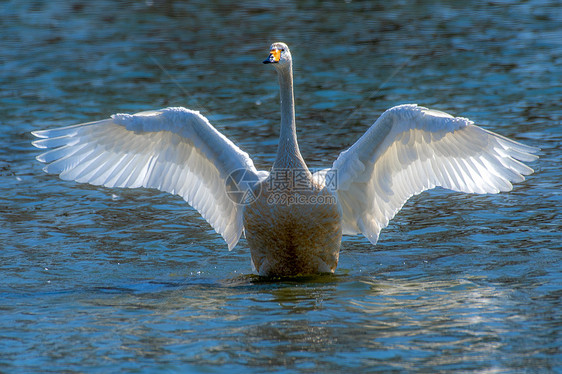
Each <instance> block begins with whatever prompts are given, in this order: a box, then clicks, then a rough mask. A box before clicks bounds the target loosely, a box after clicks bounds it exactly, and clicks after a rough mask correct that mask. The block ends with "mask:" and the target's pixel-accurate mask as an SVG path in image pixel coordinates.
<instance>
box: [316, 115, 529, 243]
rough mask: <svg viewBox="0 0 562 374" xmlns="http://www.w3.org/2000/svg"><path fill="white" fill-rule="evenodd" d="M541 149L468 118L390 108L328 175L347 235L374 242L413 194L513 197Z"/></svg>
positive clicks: (341, 156)
mask: <svg viewBox="0 0 562 374" xmlns="http://www.w3.org/2000/svg"><path fill="white" fill-rule="evenodd" d="M536 151H537V149H536V148H533V147H529V146H526V145H523V144H520V143H518V142H515V141H513V140H510V139H507V138H505V137H503V136H501V135H498V134H495V133H493V132H490V131H486V130H484V129H482V128H481V127H478V126H476V125H474V124H473V122H472V121H470V120H468V119H466V118H460V117H457V118H455V117H452V116H450V115H449V114H446V113H443V112H439V111H435V110H430V109H427V108H422V107H418V106H417V105H400V106H396V107H394V108H391V109H389V110H387V111H386V112H384V113H383V114H382V115H381V117H380V118H379V119H378V120H377V121H376V122H375V123H374V124H373V126H371V128H370V129H369V130H368V131H367V132H366V133H365V134H364V135H363V136H362V137H361V138H360V139H359V140H358V141H357V142H356V143H355V144H354V145H353V146H351V147H350V148H349V149H348V150H347V151H344V152H342V153H341V154H340V156H339V157H338V159H337V160H336V161H335V162H334V164H333V166H332V168H331V169H328V170H329V171H330V172H331V174H333V173H334V172H335V173H336V174H335V175H336V177H337V179H336V183H335V184H334V183H333V182H332V185H333V189H334V190H335V191H336V193H337V197H338V200H339V202H340V205H341V207H342V212H343V231H344V234H357V233H363V234H364V235H365V236H366V237H367V238H368V239H369V240H370V241H371V243H373V244H375V243H376V241H377V239H378V236H379V233H380V231H381V229H383V228H384V227H386V226H387V225H388V222H389V220H391V219H392V218H393V217H394V215H395V214H396V213H397V212H398V211H399V210H400V209H401V208H402V206H403V205H404V203H405V202H406V201H407V200H408V199H409V198H410V197H411V196H413V195H415V194H419V193H421V192H422V191H425V190H427V189H430V188H433V187H437V186H441V187H445V188H448V189H451V190H455V191H462V192H470V193H497V192H500V191H509V190H511V189H512V185H511V182H521V181H523V180H524V179H525V178H524V177H523V175H528V174H531V173H532V172H533V170H532V169H531V168H529V167H527V166H525V165H524V164H523V163H521V162H520V161H533V160H535V159H536V156H534V155H533V154H532V153H534V152H536ZM518 160H519V161H518ZM328 170H324V171H322V172H320V173H317V177H318V178H320V179H321V178H322V175H323V174H325V173H327V171H328ZM327 185H328V184H327Z"/></svg>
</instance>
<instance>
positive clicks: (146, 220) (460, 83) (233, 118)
mask: <svg viewBox="0 0 562 374" xmlns="http://www.w3.org/2000/svg"><path fill="white" fill-rule="evenodd" d="M0 14H1V17H0V25H1V29H2V32H1V33H0V44H1V45H2V48H1V49H0V64H1V65H0V66H1V70H0V83H1V85H0V87H1V90H0V111H1V116H0V126H1V131H0V189H1V193H0V248H1V250H0V277H1V278H0V279H1V281H0V372H6V373H17V372H21V373H24V372H25V373H30V372H42V373H43V372H48V373H49V372H52V373H61V372H66V373H81V372H87V373H90V372H92V373H117V372H119V373H128V372H135V373H153V372H225V371H228V372H229V373H237V372H240V373H248V372H250V373H251V372H255V373H261V372H282V373H293V372H303V373H317V372H351V371H353V372H357V373H359V372H417V371H419V372H457V371H460V372H475V373H511V372H541V373H542V372H562V352H561V346H562V272H561V264H562V253H561V250H562V233H561V232H562V218H561V217H562V214H561V213H562V208H561V207H562V172H561V167H560V166H561V165H562V152H561V142H562V84H561V82H562V68H561V66H562V37H561V36H562V26H561V25H562V24H561V22H560V20H561V19H562V6H561V4H560V2H558V1H549V0H530V1H522V2H515V1H501V2H495V1H490V2H470V1H427V2H414V3H413V2H407V1H392V2H378V1H369V2H361V1H321V2H320V1H287V2H261V1H248V2H245V1H243V2H229V1H220V0H219V1H210V2H208V1H189V2H180V1H171V0H168V1H165V0H160V1H159V0H154V1H140V0H139V1H95V2H87V1H81V0H74V1H60V0H57V1H50V2H42V1H15V0H13V1H4V2H2V3H0ZM278 40H282V41H285V42H287V43H288V44H289V45H290V47H291V51H292V53H293V58H294V63H295V94H296V105H297V121H298V136H299V141H300V144H301V151H302V153H303V155H304V157H305V159H306V160H307V162H308V164H309V166H310V167H327V166H329V165H330V164H331V163H332V162H333V161H334V159H335V158H336V157H337V155H338V154H339V152H341V151H342V150H344V149H346V148H347V147H349V146H350V145H351V144H353V142H354V141H355V140H356V139H357V138H358V137H359V136H361V134H363V133H364V132H365V131H366V129H367V128H368V127H369V126H370V125H371V124H372V123H373V122H374V120H375V119H376V118H377V117H378V116H379V115H380V114H381V113H382V112H383V111H384V110H385V109H387V108H390V107H392V106H394V105H398V104H402V103H418V104H420V105H423V106H427V107H431V108H435V109H439V110H444V111H446V112H449V113H452V114H454V115H458V116H463V117H468V118H471V119H472V120H474V121H475V122H476V123H478V124H479V125H482V126H483V127H485V128H487V129H489V130H492V131H495V132H498V133H500V134H502V135H505V136H508V137H510V138H512V139H516V140H518V141H521V142H523V143H525V144H529V145H533V146H537V147H540V148H541V152H540V154H539V155H540V159H539V160H538V161H536V162H533V163H532V164H531V165H530V166H531V167H533V168H534V169H535V173H534V174H533V175H531V176H529V177H528V178H527V180H526V181H525V182H523V183H521V184H518V185H516V186H515V188H514V190H513V191H512V192H509V193H502V194H499V195H465V194H458V193H452V192H449V191H445V190H443V189H438V190H434V191H429V192H425V193H423V194H421V195H419V196H417V197H414V198H412V199H411V200H410V201H409V202H408V203H407V204H406V205H405V206H404V208H403V209H402V211H401V212H400V213H399V214H398V215H397V216H396V217H395V218H394V220H393V221H392V222H391V224H390V225H389V226H388V227H387V228H386V229H385V230H383V231H382V233H381V237H380V240H379V242H378V243H377V245H376V246H373V245H371V244H370V243H369V242H368V241H367V240H366V239H365V238H363V237H359V236H358V237H346V238H345V239H344V242H343V245H342V252H341V255H340V264H339V267H338V269H337V271H336V273H335V275H333V276H318V277H308V278H299V279H285V280H267V279H260V278H258V277H256V276H255V275H253V273H252V268H251V264H250V256H249V250H248V247H247V244H246V242H245V241H244V240H242V241H241V242H240V244H239V245H238V246H237V248H235V249H234V250H233V251H231V252H229V251H228V250H227V247H226V244H225V243H224V241H223V240H222V239H221V238H220V236H219V235H217V234H216V233H215V232H214V231H213V230H212V229H211V228H210V226H209V225H208V224H207V223H206V222H205V221H204V220H203V219H202V218H201V217H200V216H199V214H198V213H197V212H196V211H195V210H193V209H192V208H190V207H189V206H188V205H187V204H186V203H185V202H184V201H183V200H181V199H180V198H179V197H177V196H171V195H168V194H165V193H161V192H158V191H154V190H146V189H137V190H121V189H108V188H103V187H93V186H88V185H80V184H77V183H73V182H66V181H61V180H59V179H58V178H57V177H56V176H50V175H46V174H44V173H43V172H42V170H41V168H42V166H41V164H40V163H39V162H37V161H35V159H34V158H35V156H36V155H37V154H39V151H38V150H37V149H34V148H33V147H32V146H31V141H32V136H31V134H30V132H31V131H34V130H40V129H46V128H50V127H56V126H63V125H70V124H75V123H80V122H86V121H92V120H96V119H102V118H106V117H108V116H109V115H111V114H113V113H118V112H128V113H131V112H138V111H142V110H150V109H157V108H161V107H166V106H185V107H189V108H192V109H196V110H200V111H201V112H202V113H203V114H205V115H206V116H207V117H208V118H209V119H210V121H211V123H213V124H214V125H215V126H216V127H217V128H218V129H219V130H220V131H221V132H223V133H224V134H225V135H227V136H228V137H229V138H230V139H232V140H233V141H234V142H235V143H236V144H238V145H239V146H240V147H241V148H242V149H244V150H245V151H246V152H248V153H249V154H250V155H251V156H252V158H253V159H254V161H255V164H256V165H257V166H258V168H259V169H268V168H269V167H270V165H271V163H272V161H273V158H274V155H275V152H276V144H277V137H278V130H279V128H278V123H279V98H278V87H277V78H276V76H275V72H274V71H273V69H271V67H268V66H265V65H262V64H261V61H262V60H263V59H264V58H265V57H266V56H267V53H268V47H269V45H270V43H272V42H274V41H278Z"/></svg>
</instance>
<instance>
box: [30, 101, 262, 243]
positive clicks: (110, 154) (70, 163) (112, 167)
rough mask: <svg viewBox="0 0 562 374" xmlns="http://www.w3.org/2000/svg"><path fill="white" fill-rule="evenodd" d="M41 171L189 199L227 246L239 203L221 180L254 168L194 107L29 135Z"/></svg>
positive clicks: (235, 236) (235, 229)
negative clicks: (150, 189) (235, 172)
mask: <svg viewBox="0 0 562 374" xmlns="http://www.w3.org/2000/svg"><path fill="white" fill-rule="evenodd" d="M33 135H35V136H36V137H38V138H41V139H40V140H36V141H35V142H34V143H33V144H34V145H35V146H36V147H38V148H42V149H49V148H51V149H50V150H48V151H46V152H45V153H43V154H41V155H39V156H37V159H38V160H39V161H41V162H44V163H47V165H46V166H45V171H46V172H48V173H55V174H60V177H61V178H62V179H65V180H75V181H77V182H81V183H90V184H94V185H102V186H106V187H129V188H134V187H147V188H156V189H159V190H162V191H166V192H170V193H173V194H178V195H180V196H182V197H183V198H184V199H185V200H186V201H187V202H189V203H190V204H191V205H192V206H193V207H194V208H195V209H197V210H198V211H199V212H200V213H201V215H202V216H203V217H204V218H205V219H207V221H208V222H209V223H210V224H211V226H212V227H213V228H214V229H215V230H216V231H217V232H218V233H219V234H221V235H222V236H223V238H225V240H226V242H227V244H228V247H229V249H232V248H233V247H234V246H235V245H236V244H237V243H238V240H239V239H240V236H241V235H242V232H243V225H242V207H241V206H238V205H237V204H235V203H234V202H233V201H232V200H230V199H229V198H228V196H227V194H226V187H225V186H226V178H227V177H228V175H229V174H230V173H232V172H233V171H235V170H237V169H244V170H245V171H246V173H249V175H253V176H254V177H255V178H256V179H260V180H261V179H263V178H264V176H265V175H266V174H267V173H266V172H258V171H257V170H256V168H255V167H254V164H253V162H252V160H251V159H250V157H249V156H248V154H246V153H244V152H242V151H241V150H240V149H239V148H238V147H237V146H236V145H234V143H232V142H231V141H230V140H228V139H227V138H226V137H224V136H223V135H222V134H221V133H219V132H218V131H217V130H216V129H215V128H214V127H213V126H212V125H211V124H210V123H209V121H208V120H207V119H206V118H205V117H203V116H202V115H201V114H199V112H196V111H192V110H189V109H185V108H166V109H162V110H158V111H150V112H142V113H137V114H134V115H130V114H116V115H114V116H112V118H111V119H106V120H102V121H97V122H89V123H84V124H80V125H75V126H69V127H63V128H58V129H53V130H45V131H36V132H34V133H33Z"/></svg>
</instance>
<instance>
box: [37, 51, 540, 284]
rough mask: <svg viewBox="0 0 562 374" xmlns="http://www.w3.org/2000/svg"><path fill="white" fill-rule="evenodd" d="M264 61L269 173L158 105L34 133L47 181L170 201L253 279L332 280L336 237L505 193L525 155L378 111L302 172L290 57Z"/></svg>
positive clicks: (480, 132) (447, 121)
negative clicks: (273, 95) (275, 138)
mask: <svg viewBox="0 0 562 374" xmlns="http://www.w3.org/2000/svg"><path fill="white" fill-rule="evenodd" d="M264 63H270V64H271V65H273V66H274V67H275V68H276V70H277V73H278V77H279V84H280V87H281V131H280V137H279V146H278V150H277V157H276V160H275V163H274V165H273V168H272V169H271V171H270V172H266V171H258V170H256V168H255V167H254V164H253V162H252V160H251V159H250V157H249V156H248V154H246V153H245V152H243V151H241V150H240V149H239V148H238V147H237V146H236V145H235V144H233V143H232V142H231V141H230V140H228V139H227V138H226V137H225V136H224V135H222V134H221V133H220V132H218V131H217V130H216V129H215V128H214V127H213V126H212V125H211V124H210V123H209V121H208V120H207V119H206V118H205V117H203V116H202V115H201V114H200V113H199V112H196V111H192V110H189V109H185V108H166V109H162V110H157V111H150V112H142V113H137V114H134V115H129V114H116V115H113V116H112V117H111V119H105V120H102V121H97V122H90V123H84V124H79V125H75V126H70V127H63V128H58V129H53V130H44V131H35V132H33V135H35V136H36V137H38V138H42V139H40V140H36V141H34V142H33V145H35V146H36V147H38V148H51V150H49V151H47V152H45V153H43V154H41V155H39V156H37V159H38V160H39V161H41V162H44V163H46V164H47V165H46V166H45V168H44V170H45V171H46V172H47V173H55V174H60V178H62V179H65V180H74V181H77V182H81V183H90V184H94V185H103V186H106V187H129V188H134V187H148V188H156V189H159V190H162V191H166V192H170V193H172V194H177V195H180V196H182V197H183V198H184V199H185V200H186V201H187V202H188V203H189V204H190V205H191V206H193V207H194V208H195V209H197V210H198V211H199V212H200V213H201V215H202V216H203V217H204V218H205V219H206V220H207V221H208V222H209V223H210V224H211V226H212V227H213V228H214V229H215V231H216V232H217V233H219V234H221V235H222V237H223V238H224V240H225V241H226V243H227V244H228V248H229V249H232V248H234V246H236V244H237V243H238V240H239V239H240V236H241V235H242V233H243V232H245V236H246V238H247V240H248V245H249V247H250V251H251V257H252V262H253V264H254V266H255V268H256V270H257V271H258V273H259V274H260V275H296V274H310V273H318V272H334V270H335V269H336V266H337V263H338V255H339V248H340V243H341V236H342V234H358V233H362V234H363V235H365V236H366V237H367V238H368V239H369V240H370V242H371V243H373V244H375V243H376V241H377V239H378V236H379V233H380V231H381V229H383V228H384V227H386V226H387V225H388V221H389V220H390V219H392V218H393V217H394V215H395V214H396V213H397V212H398V211H399V210H400V208H401V207H402V206H403V205H404V203H405V202H406V201H407V200H408V198H410V197H411V196H413V195H415V194H418V193H420V192H422V191H424V190H427V189H430V188H433V187H436V186H442V187H445V188H448V189H452V190H455V191H462V192H471V193H497V192H500V191H509V190H511V189H512V185H511V182H521V181H523V180H524V177H523V175H528V174H531V173H532V172H533V170H532V169H531V168H529V167H527V166H526V165H524V164H523V163H521V162H520V161H527V162H529V161H533V160H535V159H536V156H534V155H533V154H532V153H534V152H536V151H537V149H536V148H533V147H529V146H526V145H523V144H520V143H517V142H515V141H512V140H509V139H507V138H505V137H502V136H500V135H498V134H495V133H492V132H490V131H486V130H484V129H482V128H480V127H478V126H476V125H474V124H473V122H472V121H470V120H468V119H465V118H460V117H456V118H455V117H452V116H450V115H449V114H446V113H443V112H439V111H435V110H430V109H426V108H423V107H419V106H416V105H400V106H396V107H393V108H391V109H389V110H387V111H385V112H384V113H383V114H382V115H381V117H380V118H379V119H378V120H377V121H376V122H375V123H374V124H373V126H371V128H370V129H369V130H368V131H367V132H366V133H365V134H364V135H363V136H362V137H361V138H360V139H359V140H358V141H357V142H356V143H355V144H354V145H353V146H351V147H350V148H349V149H348V150H346V151H344V152H342V153H341V154H340V155H339V157H338V158H337V159H336V161H335V162H334V163H333V165H332V167H331V168H329V169H325V170H322V171H320V172H317V173H314V174H312V173H311V172H310V171H309V170H308V168H307V166H306V164H305V162H304V160H303V158H302V156H301V154H300V151H299V147H298V144H297V136H296V130H295V107H294V100H293V77H292V74H293V73H292V59H291V53H290V51H289V48H288V47H287V45H285V44H283V43H274V44H273V45H272V46H271V48H270V54H269V57H268V58H267V60H266V61H264Z"/></svg>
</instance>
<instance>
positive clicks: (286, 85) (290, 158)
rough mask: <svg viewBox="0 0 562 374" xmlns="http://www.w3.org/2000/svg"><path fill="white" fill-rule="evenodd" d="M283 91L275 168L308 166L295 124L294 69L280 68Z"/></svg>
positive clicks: (280, 82)
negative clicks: (299, 143)
mask: <svg viewBox="0 0 562 374" xmlns="http://www.w3.org/2000/svg"><path fill="white" fill-rule="evenodd" d="M278 75H279V87H280V91H281V95H280V96H281V131H280V136H279V147H278V148H277V157H276V160H275V164H274V167H275V168H289V167H295V168H299V167H300V168H306V164H305V163H304V160H303V158H302V156H301V153H300V150H299V145H298V142H297V130H296V124H295V99H294V95H293V69H292V67H289V69H279V70H278Z"/></svg>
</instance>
